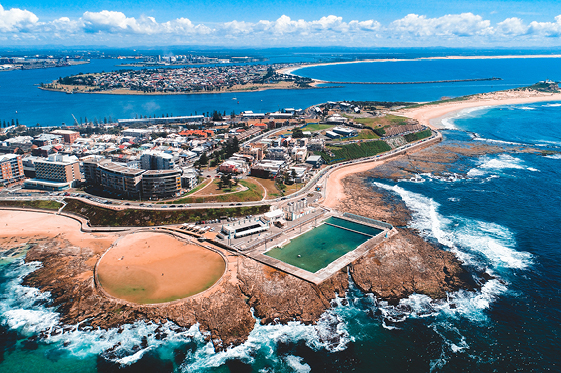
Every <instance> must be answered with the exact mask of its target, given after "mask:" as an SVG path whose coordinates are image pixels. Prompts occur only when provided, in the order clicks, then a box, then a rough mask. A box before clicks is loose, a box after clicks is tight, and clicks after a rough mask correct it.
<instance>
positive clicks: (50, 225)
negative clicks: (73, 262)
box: [0, 210, 119, 254]
mask: <svg viewBox="0 0 561 373" xmlns="http://www.w3.org/2000/svg"><path fill="white" fill-rule="evenodd" d="M80 228H81V225H80V223H79V222H78V221H76V220H74V219H70V218H67V217H64V216H60V215H54V214H44V213H39V212H30V211H15V210H0V229H1V231H2V235H1V237H0V246H2V248H4V247H5V246H6V245H7V243H8V240H9V241H10V242H12V244H13V243H15V240H17V241H18V242H26V241H28V240H30V239H33V238H55V237H58V238H60V239H64V240H67V241H68V242H69V243H70V244H71V245H74V246H77V247H80V248H83V249H90V250H92V251H93V252H94V253H96V254H98V253H99V254H100V253H103V252H104V251H105V250H107V249H108V248H109V246H111V244H112V243H113V241H115V240H116V239H117V238H118V237H119V235H118V234H114V233H95V234H92V233H84V232H81V231H80Z"/></svg>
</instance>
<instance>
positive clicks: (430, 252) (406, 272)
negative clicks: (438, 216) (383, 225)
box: [351, 229, 475, 304]
mask: <svg viewBox="0 0 561 373" xmlns="http://www.w3.org/2000/svg"><path fill="white" fill-rule="evenodd" d="M397 231H398V233H397V234H395V235H394V236H392V237H390V238H389V239H387V240H386V241H384V242H383V243H381V244H380V245H378V246H377V247H376V248H375V249H373V250H371V251H370V252H369V253H368V254H367V255H366V256H364V257H362V258H361V259H359V260H357V261H356V262H355V263H353V266H352V267H351V276H352V279H353V281H354V282H355V283H356V285H357V286H358V287H359V288H360V289H361V290H362V291H364V292H369V293H373V294H375V295H376V296H378V297H380V298H382V299H384V300H387V301H388V302H390V303H391V304H397V303H398V302H399V300H400V299H402V298H405V297H407V296H409V295H411V294H413V293H417V294H425V295H428V296H430V297H431V298H435V299H438V298H445V297H446V293H447V292H452V291H457V290H459V289H468V290H472V289H474V287H475V282H474V281H473V279H472V277H471V275H470V274H469V273H468V272H467V271H466V270H465V269H464V268H463V267H462V265H461V263H460V261H459V260H458V259H456V257H455V256H454V255H453V254H452V253H449V252H446V251H444V250H441V249H439V248H437V247H435V246H433V245H431V244H430V243H428V242H426V241H424V240H423V239H422V238H421V237H419V236H418V235H416V234H415V233H413V232H412V231H410V230H409V229H398V230H397Z"/></svg>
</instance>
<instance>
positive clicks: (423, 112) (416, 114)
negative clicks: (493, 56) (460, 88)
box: [395, 89, 561, 129]
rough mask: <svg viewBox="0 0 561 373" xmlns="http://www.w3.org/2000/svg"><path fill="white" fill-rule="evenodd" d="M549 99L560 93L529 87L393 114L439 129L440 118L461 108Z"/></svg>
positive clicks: (440, 126)
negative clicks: (539, 90)
mask: <svg viewBox="0 0 561 373" xmlns="http://www.w3.org/2000/svg"><path fill="white" fill-rule="evenodd" d="M549 101H561V93H546V92H538V91H535V90H530V89H525V90H509V91H500V92H491V93H482V94H478V95H474V96H473V97H470V98H468V99H466V100H463V101H457V102H443V103H441V104H438V103H436V104H430V105H425V106H421V107H419V108H415V109H404V110H401V111H399V112H396V113H395V114H397V115H402V116H405V117H408V118H413V119H417V120H418V121H419V122H420V123H421V124H424V125H425V126H427V127H431V128H433V129H439V128H443V125H442V120H441V119H443V118H444V117H446V116H450V115H451V114H454V113H457V112H459V111H461V110H465V109H471V108H477V107H492V106H502V105H519V104H531V103H535V102H549Z"/></svg>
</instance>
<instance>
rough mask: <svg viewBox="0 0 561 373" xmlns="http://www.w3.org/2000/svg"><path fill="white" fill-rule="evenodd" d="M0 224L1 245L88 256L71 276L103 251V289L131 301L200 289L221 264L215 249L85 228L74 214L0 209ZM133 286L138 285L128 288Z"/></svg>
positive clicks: (87, 273)
mask: <svg viewBox="0 0 561 373" xmlns="http://www.w3.org/2000/svg"><path fill="white" fill-rule="evenodd" d="M0 228H1V231H2V235H1V237H0V248H1V249H2V250H8V249H11V248H14V247H22V246H24V245H25V244H27V243H36V242H39V243H45V242H52V243H53V244H54V245H55V246H56V247H59V252H60V253H61V254H62V255H69V257H70V256H72V255H77V254H80V255H84V256H91V258H90V259H88V260H87V264H88V267H84V269H83V273H78V274H77V276H76V278H77V279H80V280H85V279H87V278H88V277H91V276H93V267H94V265H95V264H96V262H97V261H98V259H99V257H100V256H101V255H102V254H103V253H105V255H104V256H103V259H102V261H100V263H99V265H98V275H99V278H100V280H101V282H102V284H103V286H104V289H105V291H106V292H107V293H108V294H110V295H111V296H114V297H117V298H122V299H124V300H127V301H131V302H134V303H156V302H166V301H170V300H175V299H181V298H185V297H188V296H190V295H193V294H197V293H200V292H202V291H204V290H206V289H208V288H209V287H211V286H212V285H213V284H214V283H216V282H217V281H218V280H219V279H220V277H221V276H222V275H223V273H224V270H225V263H224V259H223V258H222V256H221V255H219V254H218V253H216V252H214V251H211V250H208V249H206V248H203V247H201V246H199V245H195V244H188V243H186V242H182V241H180V240H179V239H177V238H175V237H173V236H171V235H169V234H165V233H158V232H139V233H128V232H120V233H85V232H81V231H80V228H81V225H80V223H79V222H77V221H76V220H74V219H71V218H68V217H64V216H59V215H54V214H47V213H39V212H30V211H16V210H0ZM111 245H114V246H113V247H111ZM110 247H111V249H110V250H109V251H107V249H109V248H110ZM121 258H122V260H121ZM162 274H163V275H162ZM133 287H136V288H139V289H140V288H142V289H144V290H143V291H132V292H131V288H133Z"/></svg>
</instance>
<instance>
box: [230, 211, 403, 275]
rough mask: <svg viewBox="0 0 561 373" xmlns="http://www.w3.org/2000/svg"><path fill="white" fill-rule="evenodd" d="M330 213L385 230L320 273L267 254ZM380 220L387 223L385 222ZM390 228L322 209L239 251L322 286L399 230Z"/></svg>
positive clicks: (309, 228)
mask: <svg viewBox="0 0 561 373" xmlns="http://www.w3.org/2000/svg"><path fill="white" fill-rule="evenodd" d="M331 216H335V217H338V218H341V219H344V220H349V221H352V222H354V223H360V224H363V225H367V226H372V227H374V228H377V229H381V230H382V232H381V233H379V234H377V235H376V236H374V237H372V238H371V239H369V240H368V241H366V242H365V243H363V244H361V245H360V246H358V247H357V248H356V249H354V250H352V251H350V252H348V253H346V254H345V255H343V256H340V257H339V258H337V259H335V260H334V261H332V262H331V263H330V264H329V265H327V266H326V267H324V268H322V269H320V270H319V271H317V272H309V271H307V270H305V269H302V268H299V267H296V266H293V265H291V264H288V263H285V262H283V261H281V260H279V259H275V258H273V257H270V256H268V255H265V253H266V252H267V251H268V250H270V249H272V248H273V247H278V246H283V245H284V244H286V243H287V242H288V241H289V240H292V239H294V238H295V237H297V236H299V235H301V234H303V233H305V232H308V231H309V230H311V229H313V228H315V227H317V226H319V225H320V224H321V223H323V221H325V220H326V219H327V218H329V217H331ZM380 223H381V224H384V223H382V222H380ZM389 227H391V226H389ZM389 227H388V226H381V225H380V224H370V223H367V222H364V221H360V222H359V221H357V220H355V219H351V218H348V217H346V216H344V215H343V214H341V213H339V212H337V211H331V210H322V211H321V212H318V214H313V215H312V216H310V217H309V218H307V219H306V220H304V221H303V222H302V223H301V224H297V225H294V226H291V227H288V228H287V229H285V230H283V232H281V233H278V234H275V235H274V236H272V237H268V238H266V239H264V240H261V241H259V242H257V243H254V244H253V245H251V246H248V247H244V250H243V251H241V250H240V252H241V253H243V255H245V256H247V257H250V258H252V259H254V260H256V261H258V262H261V263H263V264H266V265H268V266H271V267H273V268H276V269H278V270H280V271H283V272H286V273H288V274H291V275H293V276H295V277H298V278H300V279H302V280H305V281H308V282H311V283H313V284H316V285H319V284H320V283H322V282H323V281H325V280H327V279H328V278H330V277H331V276H333V275H334V274H336V273H337V272H339V271H341V270H343V269H344V268H345V267H347V266H348V265H349V264H351V263H352V262H354V261H355V260H357V259H359V258H361V257H362V256H364V255H365V254H367V253H368V252H369V251H370V250H372V249H373V248H375V247H376V246H377V245H379V244H380V243H382V242H383V241H384V240H385V239H386V236H387V237H391V236H393V235H394V234H395V233H396V231H395V229H393V227H392V228H391V229H390V228H389Z"/></svg>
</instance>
